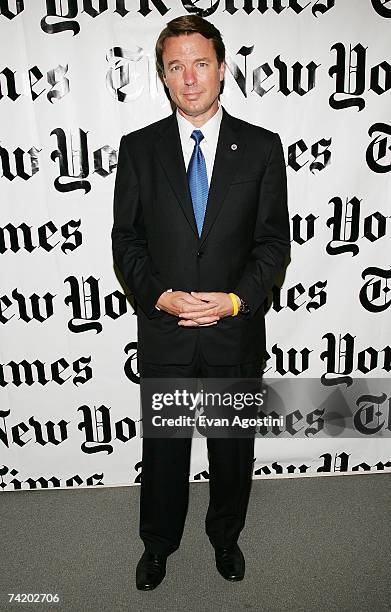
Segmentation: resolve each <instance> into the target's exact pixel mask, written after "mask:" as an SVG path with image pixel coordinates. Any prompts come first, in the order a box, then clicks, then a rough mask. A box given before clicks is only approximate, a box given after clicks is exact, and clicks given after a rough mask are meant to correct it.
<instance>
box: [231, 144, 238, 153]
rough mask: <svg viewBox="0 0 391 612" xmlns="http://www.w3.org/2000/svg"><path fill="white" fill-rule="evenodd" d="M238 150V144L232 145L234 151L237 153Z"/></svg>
mask: <svg viewBox="0 0 391 612" xmlns="http://www.w3.org/2000/svg"><path fill="white" fill-rule="evenodd" d="M237 148H238V145H237V144H235V143H233V144H231V149H232V151H236V149H237Z"/></svg>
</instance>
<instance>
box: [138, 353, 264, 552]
mask: <svg viewBox="0 0 391 612" xmlns="http://www.w3.org/2000/svg"><path fill="white" fill-rule="evenodd" d="M139 373H140V376H141V377H146V378H164V377H168V378H176V377H178V378H181V377H186V378H187V377H188V378H193V377H205V378H260V377H261V366H260V364H259V362H249V363H243V364H237V365H232V366H213V365H209V364H208V363H206V361H205V359H204V358H203V356H202V352H201V350H200V348H199V343H197V349H196V351H195V355H194V358H193V361H192V363H191V364H189V365H160V364H152V363H146V362H141V361H140V362H139ZM191 441H192V438H191V437H187V438H146V437H144V438H143V451H142V453H143V454H142V474H141V492H140V525H139V533H140V537H141V539H142V540H143V542H144V545H145V548H146V550H149V551H151V552H156V553H163V554H167V555H169V554H171V553H173V552H174V551H175V550H177V548H178V547H179V544H180V541H181V538H182V534H183V529H184V524H185V519H186V514H187V508H188V499H189V475H190V453H191ZM207 447H208V458H209V506H208V510H207V514H206V519H205V528H206V533H207V535H208V537H209V540H210V542H211V544H212V546H214V547H215V548H217V547H229V546H231V545H233V544H235V543H236V542H237V540H238V537H239V534H240V532H241V531H242V529H243V527H244V524H245V518H246V513H247V506H248V500H249V496H250V490H251V483H252V472H253V457H254V435H252V436H251V435H250V437H236V438H233V437H223V438H221V437H207Z"/></svg>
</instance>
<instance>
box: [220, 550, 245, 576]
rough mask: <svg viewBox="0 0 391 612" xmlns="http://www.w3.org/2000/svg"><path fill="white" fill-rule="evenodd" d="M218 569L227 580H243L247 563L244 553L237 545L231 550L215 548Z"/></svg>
mask: <svg viewBox="0 0 391 612" xmlns="http://www.w3.org/2000/svg"><path fill="white" fill-rule="evenodd" d="M215 556H216V567H217V569H218V571H219V573H220V574H221V575H222V577H223V578H225V579H226V580H232V581H238V580H243V578H244V571H245V562H244V557H243V553H242V551H241V550H240V548H239V546H238V545H237V544H235V545H234V546H231V547H230V548H215Z"/></svg>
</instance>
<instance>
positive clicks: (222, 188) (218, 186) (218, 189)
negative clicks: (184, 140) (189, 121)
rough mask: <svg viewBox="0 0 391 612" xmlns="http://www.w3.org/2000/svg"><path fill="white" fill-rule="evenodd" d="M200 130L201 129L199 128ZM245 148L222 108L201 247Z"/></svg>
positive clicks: (234, 125)
mask: <svg viewBox="0 0 391 612" xmlns="http://www.w3.org/2000/svg"><path fill="white" fill-rule="evenodd" d="M201 129H202V128H201ZM244 148H245V142H244V139H243V137H242V135H241V133H240V130H238V129H237V127H236V124H235V123H234V119H233V117H231V115H229V114H228V113H227V111H226V110H225V109H224V108H223V117H222V119H221V125H220V132H219V138H218V141H217V147H216V155H215V160H214V164H213V172H212V178H211V181H210V186H209V195H208V203H207V206H206V213H205V220H204V225H203V227H202V233H201V237H200V245H199V246H201V245H202V244H203V243H204V242H205V240H206V238H207V236H208V234H209V232H210V230H211V229H212V226H213V224H214V222H215V220H216V217H217V215H218V213H219V212H220V209H221V207H222V205H223V202H224V199H225V196H226V194H227V191H228V188H229V185H230V183H231V181H232V179H233V178H234V175H235V174H236V171H237V169H238V167H239V163H240V160H241V158H242V155H243V152H244Z"/></svg>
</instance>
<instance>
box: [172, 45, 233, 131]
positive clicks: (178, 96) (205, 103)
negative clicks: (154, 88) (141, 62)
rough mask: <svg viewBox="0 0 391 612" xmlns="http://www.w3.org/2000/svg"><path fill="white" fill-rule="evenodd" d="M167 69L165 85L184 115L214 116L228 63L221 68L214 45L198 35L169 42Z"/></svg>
mask: <svg viewBox="0 0 391 612" xmlns="http://www.w3.org/2000/svg"><path fill="white" fill-rule="evenodd" d="M163 65H164V76H163V80H164V83H165V85H166V87H167V88H168V90H169V92H170V97H171V100H172V101H173V102H174V104H175V105H176V106H177V107H178V109H179V111H180V112H181V114H182V115H185V116H186V115H187V116H190V117H200V116H201V115H205V119H207V118H209V117H211V116H213V115H214V113H215V112H216V110H217V108H218V96H219V93H220V83H221V81H222V80H223V79H224V62H222V63H221V65H220V66H219V65H218V62H217V57H216V51H215V49H214V46H213V42H212V41H211V40H209V39H208V38H205V37H204V36H202V35H201V34H198V33H192V34H183V35H181V36H173V37H171V38H167V39H166V41H165V43H164V48H163Z"/></svg>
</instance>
